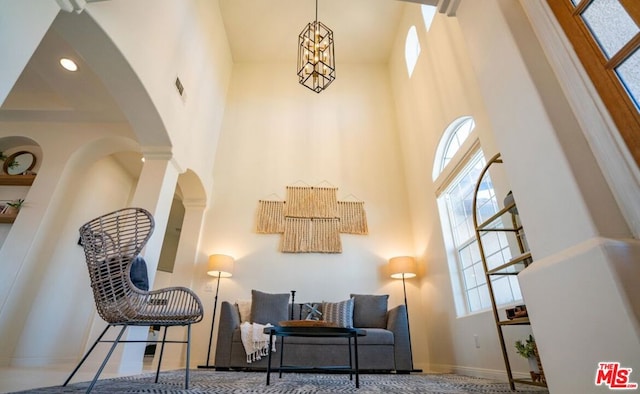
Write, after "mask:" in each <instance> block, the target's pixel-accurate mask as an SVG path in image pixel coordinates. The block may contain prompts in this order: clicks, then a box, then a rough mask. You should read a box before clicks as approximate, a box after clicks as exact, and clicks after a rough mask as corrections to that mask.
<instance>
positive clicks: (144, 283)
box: [129, 256, 149, 291]
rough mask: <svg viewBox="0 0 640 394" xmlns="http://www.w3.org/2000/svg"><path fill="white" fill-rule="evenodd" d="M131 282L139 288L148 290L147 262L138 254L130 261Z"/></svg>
mask: <svg viewBox="0 0 640 394" xmlns="http://www.w3.org/2000/svg"><path fill="white" fill-rule="evenodd" d="M129 275H130V276H131V282H132V283H133V284H134V285H135V286H136V287H137V288H138V289H140V290H144V291H147V290H149V276H148V275H147V263H146V262H145V261H144V259H143V258H142V257H140V256H137V257H136V258H135V259H133V261H132V262H131V270H130V271H129Z"/></svg>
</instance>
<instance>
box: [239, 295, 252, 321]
mask: <svg viewBox="0 0 640 394" xmlns="http://www.w3.org/2000/svg"><path fill="white" fill-rule="evenodd" d="M236 307H237V308H238V313H239V314H240V323H244V322H246V321H248V322H251V300H238V301H236Z"/></svg>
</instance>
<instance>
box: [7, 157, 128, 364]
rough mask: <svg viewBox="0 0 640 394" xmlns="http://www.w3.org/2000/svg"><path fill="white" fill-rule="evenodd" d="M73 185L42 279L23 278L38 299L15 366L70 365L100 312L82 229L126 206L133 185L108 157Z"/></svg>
mask: <svg viewBox="0 0 640 394" xmlns="http://www.w3.org/2000/svg"><path fill="white" fill-rule="evenodd" d="M70 186H71V188H72V189H73V190H74V193H69V194H67V196H66V198H65V199H66V200H67V204H68V206H69V207H74V209H68V210H66V212H68V215H67V216H66V217H65V218H64V220H63V221H61V222H59V223H58V225H57V230H56V232H57V233H58V234H59V236H58V237H57V238H56V239H55V242H50V243H51V245H49V247H47V252H46V254H47V255H48V257H47V258H46V259H43V261H46V264H45V265H43V266H40V267H39V268H38V269H39V271H41V273H40V274H39V275H38V276H39V277H41V278H42V280H41V281H40V282H37V283H38V285H37V286H33V284H34V279H35V278H34V276H33V275H31V276H30V277H29V278H24V279H23V280H24V281H25V282H24V283H25V284H27V283H29V284H31V285H26V286H25V287H26V288H25V290H26V289H29V290H30V291H33V292H34V295H33V301H32V302H31V304H30V305H25V307H26V309H27V310H28V311H29V314H28V317H27V319H26V320H25V322H24V325H23V326H22V332H21V334H20V339H19V341H18V343H17V345H16V348H15V353H14V360H13V363H14V365H28V366H34V365H47V364H50V363H51V362H52V361H54V362H61V361H67V362H70V363H72V362H73V361H75V360H76V358H77V356H78V354H80V353H82V352H84V351H85V347H84V342H82V341H78V340H77V338H87V339H88V337H89V332H90V328H91V326H92V323H93V319H94V315H95V314H96V312H95V304H94V302H93V295H92V294H91V288H90V287H89V286H88V284H89V275H88V272H87V267H86V264H85V262H84V253H83V252H82V248H81V247H80V246H78V245H77V244H76V243H77V241H78V228H79V227H80V226H81V225H82V224H84V223H85V222H86V221H87V220H88V219H91V218H92V216H94V215H95V213H96V212H110V211H113V210H115V209H119V208H121V207H123V206H125V205H126V204H127V201H128V200H129V196H130V193H131V190H132V188H133V187H134V186H135V180H134V179H132V178H131V175H129V174H128V173H127V172H126V171H125V170H124V169H123V168H122V166H121V165H120V164H118V163H117V162H116V161H115V160H114V159H113V158H112V157H105V158H104V159H101V160H100V161H98V162H96V163H94V164H93V165H92V166H91V167H90V168H88V169H87V171H86V172H84V173H83V174H82V181H79V180H76V181H75V182H72V185H70ZM29 298H30V297H29ZM25 301H26V300H25ZM100 326H103V325H100ZM98 328H99V329H100V330H102V329H103V328H104V327H98ZM103 350H104V349H103ZM100 353H104V352H100Z"/></svg>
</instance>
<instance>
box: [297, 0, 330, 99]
mask: <svg viewBox="0 0 640 394" xmlns="http://www.w3.org/2000/svg"><path fill="white" fill-rule="evenodd" d="M334 79H336V64H335V54H334V45H333V31H332V30H331V29H329V28H328V27H327V26H326V25H325V24H323V23H322V22H320V21H318V0H316V19H315V20H314V21H313V22H309V23H308V24H307V25H306V26H305V27H304V29H303V30H302V32H301V33H300V35H299V36H298V81H299V82H300V83H301V84H302V85H304V86H306V87H307V88H309V89H311V90H313V91H314V92H316V93H320V92H321V91H323V90H324V89H326V88H327V87H328V86H329V85H330V84H331V82H333V80H334Z"/></svg>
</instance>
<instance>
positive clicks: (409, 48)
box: [404, 26, 420, 78]
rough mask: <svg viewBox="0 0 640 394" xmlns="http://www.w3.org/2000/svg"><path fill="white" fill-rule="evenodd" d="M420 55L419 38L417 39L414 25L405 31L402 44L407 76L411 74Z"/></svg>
mask: <svg viewBox="0 0 640 394" xmlns="http://www.w3.org/2000/svg"><path fill="white" fill-rule="evenodd" d="M418 56H420V40H419V39H418V31H417V30H416V27H415V26H411V27H410V28H409V31H408V32H407V39H406V41H405V44H404V60H405V61H406V63H407V73H409V78H411V75H412V74H413V69H414V68H415V67H416V63H417V62H418Z"/></svg>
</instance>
